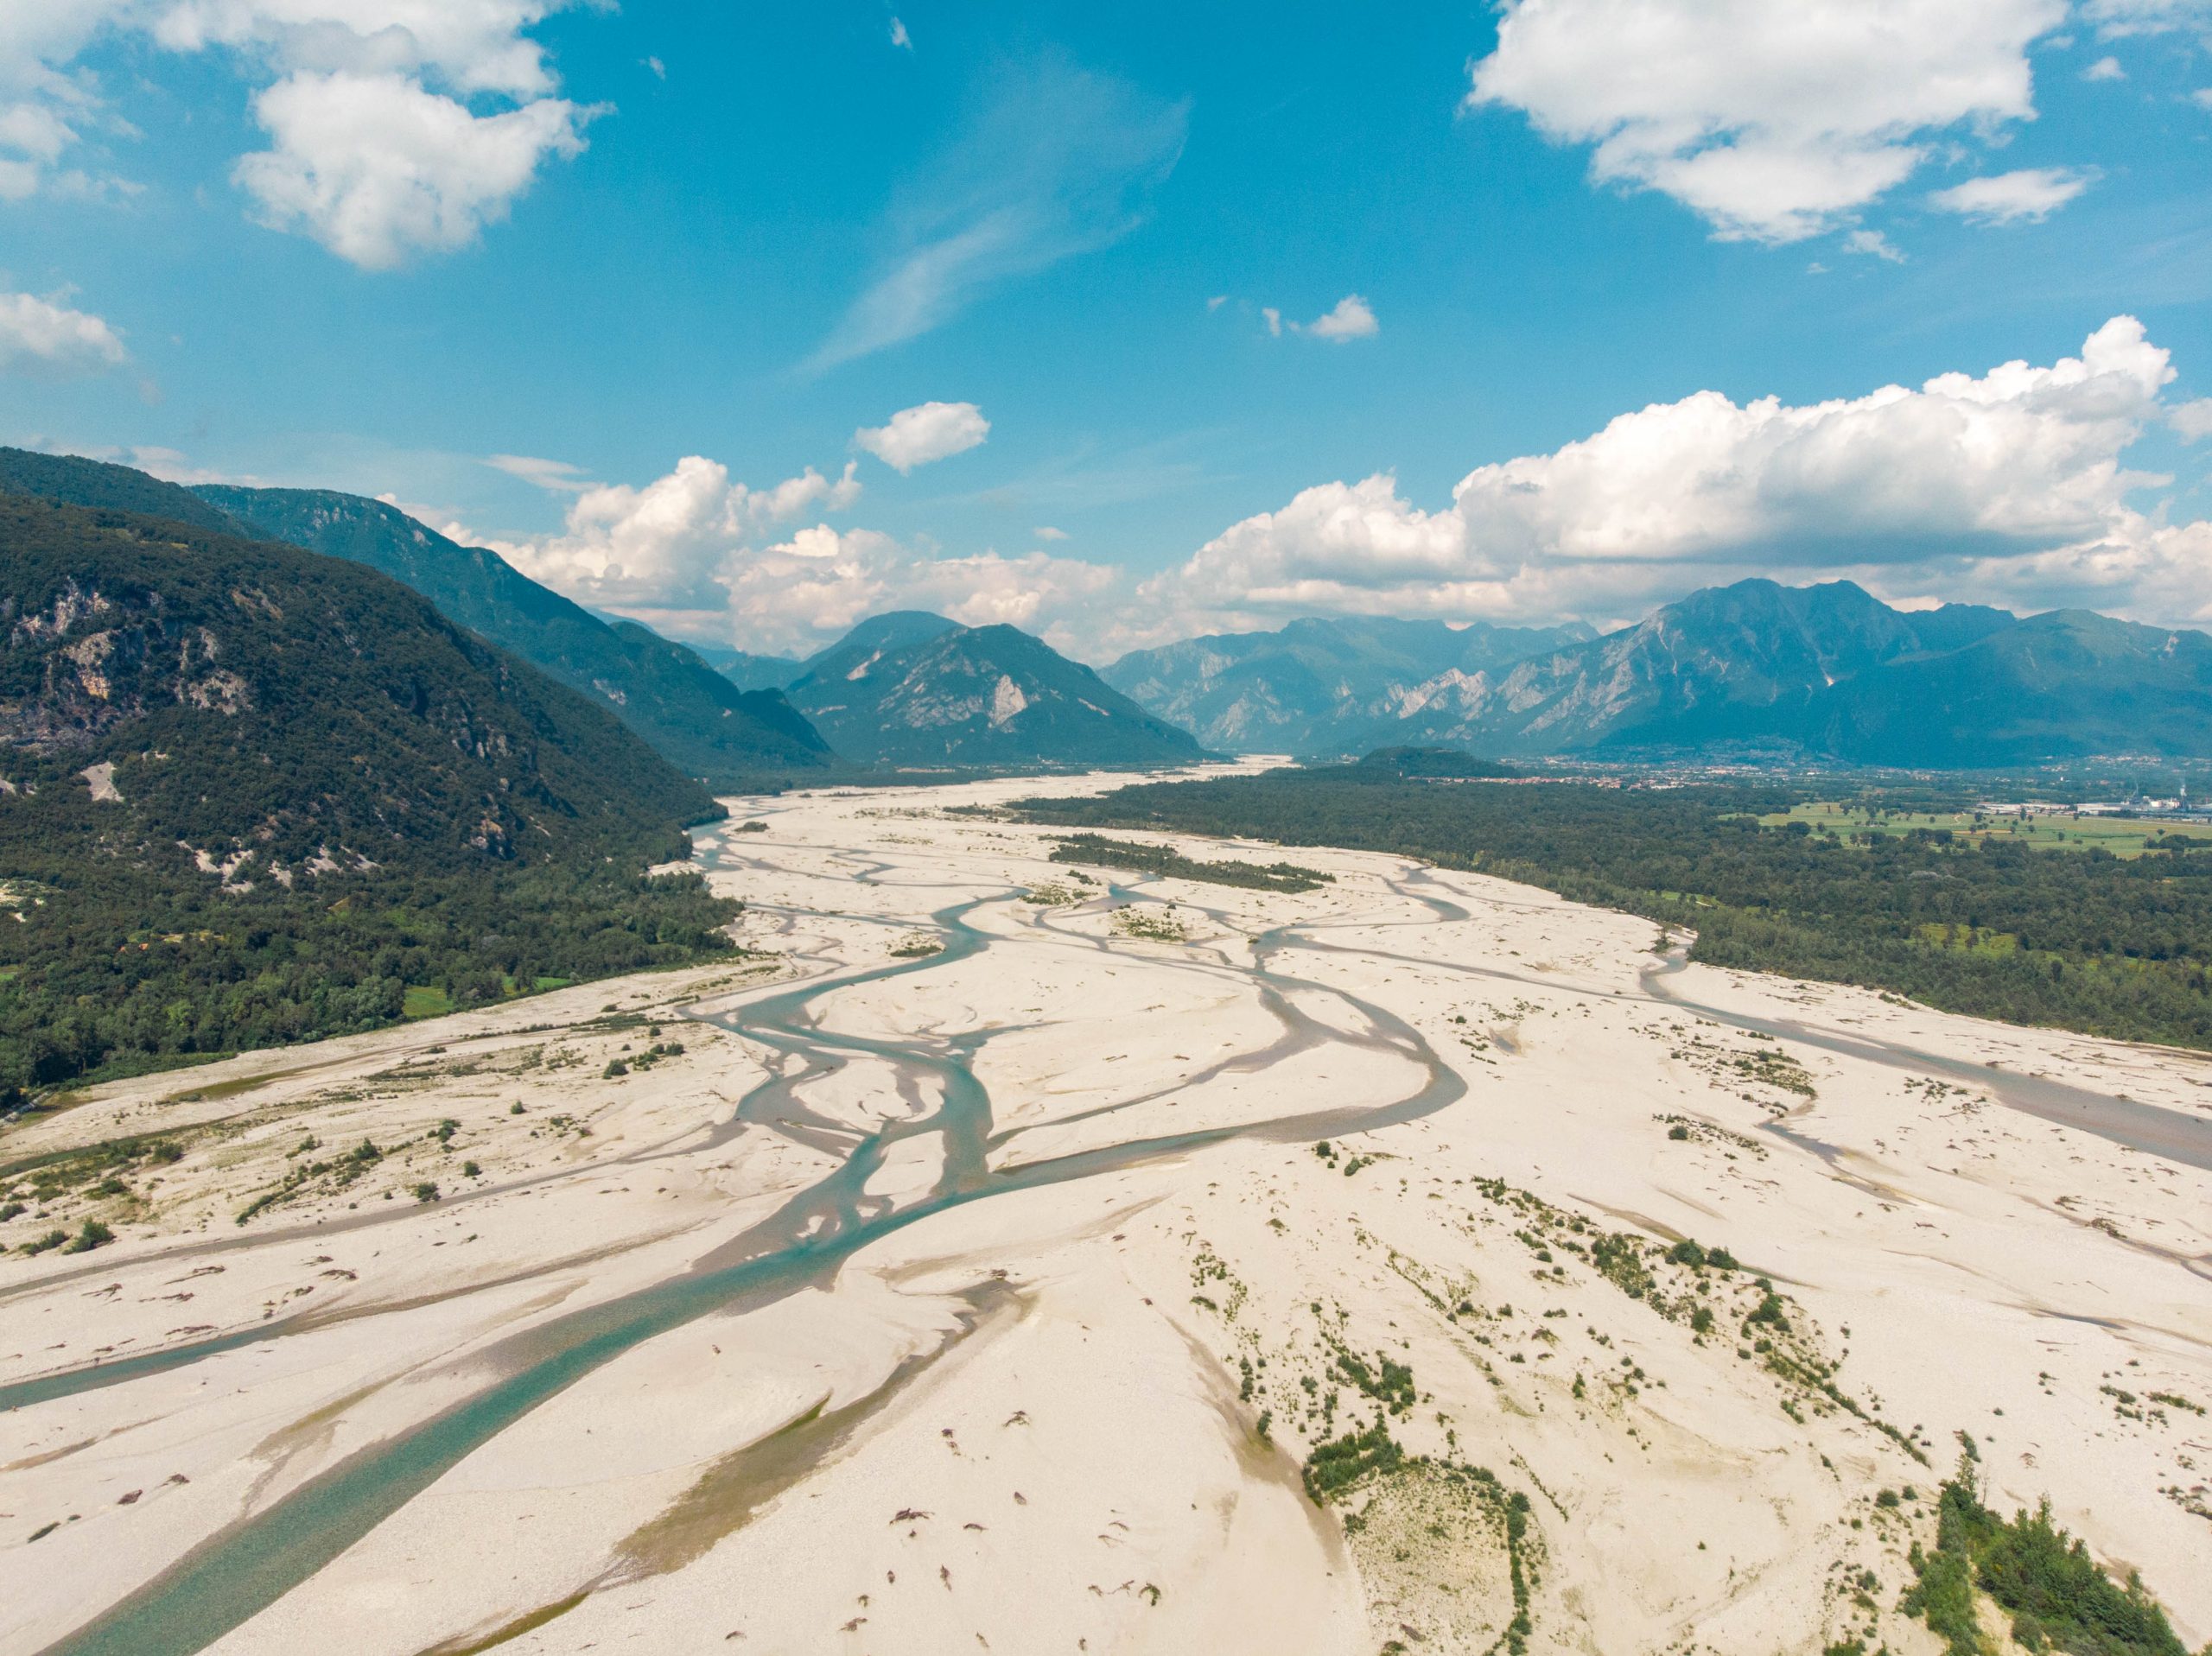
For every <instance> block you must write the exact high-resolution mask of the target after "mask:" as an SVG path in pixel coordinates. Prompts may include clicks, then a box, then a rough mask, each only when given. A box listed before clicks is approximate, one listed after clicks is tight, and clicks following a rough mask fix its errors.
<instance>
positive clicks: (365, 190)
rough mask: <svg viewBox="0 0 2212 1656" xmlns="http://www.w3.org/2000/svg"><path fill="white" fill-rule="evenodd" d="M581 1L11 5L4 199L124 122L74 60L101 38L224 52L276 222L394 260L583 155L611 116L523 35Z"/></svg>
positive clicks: (4, 86) (0, 157) (246, 164)
mask: <svg viewBox="0 0 2212 1656" xmlns="http://www.w3.org/2000/svg"><path fill="white" fill-rule="evenodd" d="M565 3H567V0H72V3H67V4H49V5H40V4H37V3H20V0H19V3H16V4H14V5H5V4H0V197H10V196H14V197H20V196H22V195H25V194H31V193H34V192H35V191H36V190H38V189H39V188H41V187H45V186H47V185H49V184H51V185H52V186H54V187H57V188H67V189H69V190H71V191H73V192H74V193H76V194H102V193H106V194H115V193H116V192H117V191H118V189H127V188H129V187H127V186H121V185H119V184H118V182H117V181H111V180H109V181H99V180H92V179H88V178H86V176H85V175H84V174H81V173H77V172H73V171H72V172H63V171H59V170H57V168H58V167H59V164H60V162H61V161H62V159H63V156H64V154H65V152H66V151H67V149H68V148H69V147H70V146H71V145H73V144H74V143H77V142H78V140H79V132H80V130H81V129H83V128H85V127H86V125H87V124H109V125H112V126H114V127H116V128H117V129H118V130H128V129H127V124H124V123H122V122H121V121H120V120H119V119H117V118H115V117H111V115H110V114H109V112H108V111H107V109H106V106H105V101H104V98H103V96H102V94H101V92H100V91H99V85H98V83H97V82H96V81H94V80H93V79H92V77H91V76H90V75H89V74H88V73H85V72H83V71H81V70H79V69H78V68H77V67H75V60H76V59H77V57H78V56H79V54H80V53H82V52H83V50H84V49H85V48H86V47H87V46H88V45H89V44H91V43H92V41H93V40H94V39H95V38H97V37H99V36H100V35H103V34H110V35H136V36H143V37H144V38H145V39H148V40H149V41H151V42H152V43H153V44H154V46H156V48H160V49H162V50H165V51H168V52H174V53H179V54H198V53H206V52H221V53H223V54H226V56H227V58H228V59H229V60H230V61H231V62H232V65H233V66H234V67H236V68H237V70H238V73H240V75H241V76H242V77H244V78H245V79H246V80H247V81H248V82H249V84H251V85H252V86H254V87H255V88H256V90H255V91H254V92H253V93H252V94H251V98H250V104H251V109H252V111H253V115H254V118H255V120H256V121H257V123H258V124H260V126H261V127H262V128H263V130H264V131H266V132H268V133H269V135H270V138H271V139H272V141H273V143H272V147H271V148H270V149H267V150H264V151H261V152H258V153H256V154H252V155H246V156H244V157H242V158H241V159H240V160H239V161H238V163H237V165H236V166H235V168H233V173H232V176H233V178H234V180H235V181H236V182H237V183H238V185H239V187H241V188H242V189H244V190H245V192H246V194H247V195H248V196H249V197H250V198H251V201H252V203H253V212H254V214H255V216H256V217H257V218H258V219H261V220H262V221H263V222H264V223H266V224H269V225H272V226H274V227H277V228H280V229H289V230H297V231H300V232H303V233H305V234H308V235H309V236H312V237H314V238H315V239H316V240H317V241H319V242H321V243H322V244H324V245H325V246H326V247H328V248H329V249H330V250H331V251H333V252H335V253H337V254H338V255H339V256H340V257H343V258H347V259H350V260H352V261H353V263H357V264H360V265H362V266H364V267H365V268H370V269H381V268H385V267H388V266H390V265H392V264H395V263H399V262H400V261H401V260H402V259H403V258H404V257H407V256H408V255H410V254H411V253H416V252H447V251H452V250H453V249H454V248H457V247H460V246H463V245H465V244H467V243H468V242H469V241H471V240H472V239H474V237H475V236H476V234H477V233H478V232H479V231H480V229H481V228H482V227H483V226H484V225H487V224H492V223H495V222H497V221H498V220H499V219H502V218H504V217H505V215H506V213H507V212H508V211H509V209H510V207H511V206H512V203H513V202H514V200H516V198H517V197H518V196H519V195H520V194H522V193H523V192H524V190H526V189H527V188H528V187H529V186H530V184H531V181H532V179H533V178H534V177H535V176H536V175H537V169H538V167H539V165H540V163H541V162H543V161H545V160H547V159H548V158H550V157H553V156H564V157H566V156H574V155H577V154H579V153H581V151H582V149H583V147H584V145H583V139H582V128H583V125H584V124H585V122H586V121H587V120H588V119H589V118H590V117H591V116H592V115H593V114H594V113H597V112H598V111H596V110H594V109H588V108H584V107H582V106H580V105H575V104H573V103H570V102H569V101H568V100H566V99H564V98H556V97H553V96H550V93H552V92H554V91H555V90H556V79H555V77H554V75H553V73H552V72H551V70H550V68H549V67H548V66H547V63H546V60H545V52H544V48H543V46H542V45H540V44H539V42H538V41H536V40H534V39H532V38H531V36H530V35H528V34H526V33H525V32H524V31H525V30H527V29H530V28H531V26H533V25H534V24H536V23H537V22H541V21H543V18H544V17H545V16H547V15H548V14H549V13H550V12H553V11H556V10H561V9H562V6H563V4H565Z"/></svg>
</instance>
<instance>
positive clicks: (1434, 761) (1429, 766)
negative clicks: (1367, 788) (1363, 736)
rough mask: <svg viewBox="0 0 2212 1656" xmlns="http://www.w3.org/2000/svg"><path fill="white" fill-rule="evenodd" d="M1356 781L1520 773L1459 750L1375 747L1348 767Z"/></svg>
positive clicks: (1455, 748)
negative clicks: (1361, 779)
mask: <svg viewBox="0 0 2212 1656" xmlns="http://www.w3.org/2000/svg"><path fill="white" fill-rule="evenodd" d="M1351 774H1352V776H1353V777H1356V778H1375V779H1378V780H1379V779H1381V778H1383V777H1396V778H1398V779H1399V780H1401V781H1413V780H1420V779H1422V778H1425V777H1433V778H1438V779H1449V778H1468V777H1515V776H1518V775H1520V774H1521V773H1520V772H1519V771H1516V770H1515V769H1514V768H1513V767H1512V766H1511V765H1500V764H1498V763H1497V760H1495V759H1478V758H1476V757H1475V756H1474V755H1473V754H1471V753H1470V752H1467V751H1466V750H1465V748H1459V747H1378V748H1376V750H1375V751H1374V752H1372V753H1370V754H1368V755H1367V756H1366V757H1365V758H1363V759H1361V760H1360V761H1359V762H1358V763H1357V764H1356V765H1353V766H1351Z"/></svg>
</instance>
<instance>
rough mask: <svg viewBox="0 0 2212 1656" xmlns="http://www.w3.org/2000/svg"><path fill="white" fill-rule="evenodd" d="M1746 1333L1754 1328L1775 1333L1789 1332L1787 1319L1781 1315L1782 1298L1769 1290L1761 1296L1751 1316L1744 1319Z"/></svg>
mask: <svg viewBox="0 0 2212 1656" xmlns="http://www.w3.org/2000/svg"><path fill="white" fill-rule="evenodd" d="M1744 1328H1745V1331H1746V1332H1749V1331H1750V1330H1751V1329H1755V1328H1770V1329H1774V1330H1776V1331H1777V1333H1781V1334H1787V1333H1789V1318H1788V1317H1785V1316H1783V1311H1782V1298H1781V1296H1780V1295H1778V1294H1777V1293H1776V1292H1775V1291H1774V1290H1772V1289H1771V1288H1770V1289H1768V1290H1767V1291H1766V1292H1765V1293H1764V1295H1762V1296H1761V1297H1760V1298H1759V1303H1758V1307H1757V1309H1755V1310H1753V1311H1752V1312H1751V1315H1750V1316H1749V1317H1745V1319H1744Z"/></svg>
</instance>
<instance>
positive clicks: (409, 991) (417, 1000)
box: [399, 983, 453, 1018]
mask: <svg viewBox="0 0 2212 1656" xmlns="http://www.w3.org/2000/svg"><path fill="white" fill-rule="evenodd" d="M452 1010H453V997H452V996H451V995H449V994H448V993H446V992H445V991H444V990H443V989H442V988H440V987H438V986H437V985H436V984H435V983H410V984H409V985H408V986H407V987H406V988H405V989H404V991H403V992H402V993H401V995H400V999H399V1015H400V1016H401V1017H402V1018H442V1017H443V1016H445V1014H446V1013H448V1012H451V1011H452Z"/></svg>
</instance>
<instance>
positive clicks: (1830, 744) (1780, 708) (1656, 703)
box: [1329, 580, 2212, 767]
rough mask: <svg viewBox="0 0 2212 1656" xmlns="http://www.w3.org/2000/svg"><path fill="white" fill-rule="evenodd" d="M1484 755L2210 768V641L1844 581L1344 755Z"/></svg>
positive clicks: (1632, 649) (1593, 651)
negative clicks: (1912, 600) (1895, 594)
mask: <svg viewBox="0 0 2212 1656" xmlns="http://www.w3.org/2000/svg"><path fill="white" fill-rule="evenodd" d="M1404 744H1415V745H1425V746H1453V747H1460V748H1464V749H1465V750H1467V751H1469V752H1475V753H1480V754H1484V755H1488V756H1491V757H1494V758H1516V757H1535V756H1540V755H1548V754H1549V755H1556V754H1586V755H1589V756H1592V757H1604V756H1608V755H1611V756H1628V755H1631V754H1633V755H1637V756H1642V757H1669V756H1675V757H1680V756H1684V755H1692V754H1711V753H1713V752H1718V751H1735V752H1770V753H1774V754H1777V755H1783V756H1791V757H1806V758H1827V759H1835V760H1841V761H1844V762H1847V763H1853V764H1859V765H1904V766H1935V767H1962V766H1975V765H2010V764H2018V763H2026V762H2032V761H2036V760H2041V759H2052V758H2073V757H2078V756H2082V755H2085V754H2090V753H2114V752H2137V753H2158V754H2163V755H2173V756H2185V755H2198V756H2202V755H2204V754H2206V753H2209V752H2212V638H2208V637H2207V636H2206V635H2205V634H2203V633H2202V632H2196V631H2179V630H2174V629H2169V628H2164V627H2150V626H2143V625H2138V624H2135V623H2133V622H2127V621H2118V620H2113V619H2110V618H2109V617H2106V616H2101V615H2096V614H2094V613H2092V612H2088V611H2086V610H2058V611H2053V612H2049V613H2046V614H2043V615H2036V616H2031V617H2027V618H2025V619H2023V618H2020V617H2018V616H2015V615H2013V614H2012V613H2010V612H2006V611H2004V610H1997V609H1986V608H1982V607H1980V606H1972V605H1963V604H1950V605H1945V606H1942V607H1941V608H1939V609H1934V610H1927V611H1903V610H1897V609H1892V608H1891V607H1890V606H1887V605H1885V604H1883V603H1881V602H1880V601H1878V600H1876V599H1874V598H1873V597H1872V596H1871V595H1869V594H1868V593H1866V592H1865V591H1864V590H1863V589H1861V588H1860V587H1857V586H1855V585H1853V583H1851V582H1849V581H1834V582H1829V583H1827V584H1825V585H1821V586H1815V587H1783V586H1779V585H1777V583H1776V582H1774V581H1765V580H1751V581H1738V582H1737V583H1736V584H1735V585H1733V586H1731V587H1716V588H1708V589H1707V590H1705V591H1701V592H1698V593H1692V594H1691V595H1690V596H1689V597H1688V598H1685V599H1683V600H1681V601H1680V602H1678V603H1674V604H1669V605H1666V606H1663V607H1662V608H1660V609H1658V610H1656V611H1655V612H1653V613H1652V614H1651V615H1650V616H1649V617H1648V618H1646V619H1644V620H1643V621H1642V622H1640V623H1638V624H1637V625H1634V626H1631V627H1627V628H1624V629H1622V630H1621V631H1618V632H1612V633H1609V634H1607V635H1605V637H1603V638H1593V639H1590V640H1588V641H1586V642H1584V643H1580V644H1572V645H1569V646H1567V648H1564V649H1560V650H1550V651H1548V652H1546V653H1544V654H1541V655H1537V656H1533V657H1529V658H1528V659H1526V660H1524V661H1521V662H1519V663H1514V664H1511V665H1510V666H1507V667H1503V668H1501V669H1497V670H1494V671H1493V670H1484V671H1482V672H1478V673H1476V674H1474V675H1472V676H1460V675H1445V676H1440V677H1439V678H1437V679H1435V680H1433V681H1431V682H1429V683H1427V684H1425V685H1422V686H1421V687H1419V688H1416V689H1415V690H1414V692H1413V693H1411V694H1410V695H1407V696H1405V697H1403V698H1402V700H1401V701H1400V703H1399V705H1398V707H1396V708H1395V710H1394V711H1393V712H1392V713H1391V714H1389V715H1388V716H1386V717H1384V718H1383V719H1380V720H1372V721H1370V722H1367V723H1365V724H1363V725H1360V726H1356V727H1353V728H1349V729H1346V730H1344V731H1343V732H1341V733H1339V734H1338V736H1337V737H1336V739H1335V740H1334V741H1333V742H1332V744H1329V746H1333V747H1334V749H1335V751H1337V752H1365V751H1366V750H1368V749H1370V748H1373V747H1378V746H1393V745H1404Z"/></svg>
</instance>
